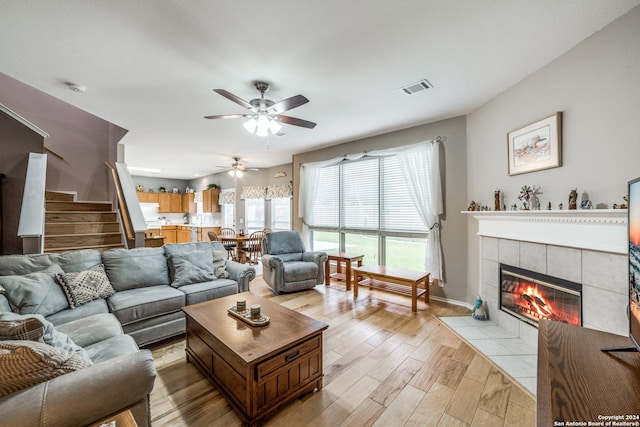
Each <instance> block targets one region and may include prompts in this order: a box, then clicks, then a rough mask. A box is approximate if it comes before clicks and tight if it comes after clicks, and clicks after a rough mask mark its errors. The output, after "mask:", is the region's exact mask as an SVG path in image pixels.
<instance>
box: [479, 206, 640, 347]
mask: <svg viewBox="0 0 640 427" xmlns="http://www.w3.org/2000/svg"><path fill="white" fill-rule="evenodd" d="M626 215H627V214H626V211H621V210H592V211H515V212H510V211H506V212H484V213H479V212H478V213H475V215H474V217H475V218H476V219H477V220H478V235H479V236H480V237H479V238H480V275H479V276H480V282H481V283H480V296H481V297H482V299H483V300H484V301H486V302H487V308H488V310H489V318H490V319H491V320H492V321H493V322H494V323H496V324H497V325H499V326H500V327H502V328H504V329H507V330H509V331H511V332H513V333H515V334H517V336H518V337H520V338H522V339H525V340H526V341H529V342H532V343H536V342H537V336H538V330H537V328H535V327H533V326H530V325H528V324H526V323H524V322H522V321H520V320H518V319H516V318H515V317H513V316H511V315H510V314H507V313H505V312H502V311H500V308H499V307H500V306H499V294H498V284H499V280H500V267H499V264H500V263H503V264H509V265H512V266H515V267H520V268H525V269H528V270H531V271H535V272H538V273H543V274H546V275H549V276H554V277H559V278H561V279H565V280H570V281H573V282H577V283H582V291H583V293H582V318H583V326H584V327H587V328H592V329H598V330H602V331H607V332H612V333H615V334H619V335H627V334H628V333H629V331H628V322H627V317H626V307H627V300H628V279H627V228H626V227H627V225H626V224H627V216H626Z"/></svg>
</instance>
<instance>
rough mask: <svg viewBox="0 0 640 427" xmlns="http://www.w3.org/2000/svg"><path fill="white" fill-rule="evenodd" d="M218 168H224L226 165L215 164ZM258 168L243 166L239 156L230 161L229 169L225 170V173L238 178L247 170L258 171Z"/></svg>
mask: <svg viewBox="0 0 640 427" xmlns="http://www.w3.org/2000/svg"><path fill="white" fill-rule="evenodd" d="M217 167H219V168H226V167H227V166H217ZM258 170H259V169H255V168H245V167H244V166H243V165H242V163H240V157H234V158H233V163H231V169H228V170H227V173H228V174H229V175H231V176H237V177H238V178H240V177H241V176H242V175H243V174H244V173H245V172H247V171H258Z"/></svg>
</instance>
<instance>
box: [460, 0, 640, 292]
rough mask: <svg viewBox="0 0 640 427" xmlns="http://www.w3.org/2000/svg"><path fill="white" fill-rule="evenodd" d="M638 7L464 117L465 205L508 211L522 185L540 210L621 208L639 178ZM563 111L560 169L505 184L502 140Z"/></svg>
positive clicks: (472, 259)
mask: <svg viewBox="0 0 640 427" xmlns="http://www.w3.org/2000/svg"><path fill="white" fill-rule="evenodd" d="M639 46H640V7H636V8H635V9H633V10H632V11H631V12H629V13H628V14H626V15H624V16H623V17H621V18H620V19H618V20H616V21H614V22H613V23H611V24H610V25H608V26H606V27H604V28H603V29H602V30H601V31H600V32H598V33H596V34H594V35H593V36H591V37H590V38H588V39H587V40H585V41H583V42H582V43H580V44H578V45H577V46H576V47H575V48H573V49H571V50H570V51H568V52H567V53H565V54H564V55H562V56H560V57H558V58H557V59H556V60H554V61H552V62H551V63H549V64H548V65H546V66H545V67H543V68H541V69H540V70H538V71H537V72H535V73H534V74H532V75H530V76H529V77H527V78H526V79H524V80H523V81H521V82H519V83H518V84H516V85H515V86H513V87H511V88H510V89H509V90H507V91H505V92H504V93H502V94H500V95H499V96H497V97H496V98H495V99H493V100H492V101H490V102H488V103H487V104H485V105H483V106H482V107H480V108H479V109H477V110H476V111H473V112H472V113H470V114H469V115H468V116H467V144H468V146H467V154H468V174H467V188H468V195H469V197H468V199H469V200H471V199H474V200H476V201H478V200H479V201H481V202H482V203H483V204H488V205H491V201H492V200H493V191H494V190H497V189H502V190H503V191H504V192H505V203H506V204H507V205H511V204H513V203H515V202H516V197H517V195H518V193H519V191H520V188H521V187H522V186H523V185H526V184H528V185H536V186H541V187H542V192H543V194H542V196H541V202H542V206H546V205H547V203H548V202H549V201H550V202H551V203H552V205H553V207H554V208H556V206H557V205H558V204H559V203H561V202H562V203H564V205H565V208H566V206H567V201H568V194H569V190H570V189H572V188H577V189H578V194H580V193H582V192H583V191H585V190H586V191H587V192H588V194H589V196H590V199H591V200H592V201H594V204H596V203H604V204H606V205H607V206H608V207H609V208H611V207H612V206H613V204H614V203H618V204H619V203H623V200H622V196H623V195H625V194H626V191H627V189H626V183H627V181H628V180H630V179H632V178H636V177H638V176H640V164H639V163H638V159H640V77H639V76H640V47H639ZM556 111H562V112H563V114H564V123H563V166H562V167H560V168H555V169H550V170H545V171H539V172H533V173H528V174H523V175H518V176H513V177H510V176H509V175H508V173H507V153H506V149H507V144H506V134H507V132H509V131H511V130H514V129H517V128H519V127H521V126H522V125H526V124H528V123H530V122H533V121H535V120H538V119H540V118H543V117H546V116H548V115H551V114H553V113H554V112H556ZM464 207H465V206H464V204H460V205H458V206H457V209H458V210H462V209H464ZM476 232H477V224H475V221H474V220H472V219H469V234H468V245H469V256H468V265H469V281H468V282H469V285H470V289H471V290H472V291H473V290H476V292H477V287H478V283H479V278H478V277H477V275H478V259H479V255H478V254H479V250H478V238H477V236H475V233H476Z"/></svg>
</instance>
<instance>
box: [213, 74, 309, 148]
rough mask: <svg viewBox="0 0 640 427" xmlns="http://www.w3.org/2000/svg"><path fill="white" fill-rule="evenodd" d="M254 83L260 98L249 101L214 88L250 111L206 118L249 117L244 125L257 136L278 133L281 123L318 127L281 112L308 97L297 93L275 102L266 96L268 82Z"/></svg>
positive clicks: (304, 101)
mask: <svg viewBox="0 0 640 427" xmlns="http://www.w3.org/2000/svg"><path fill="white" fill-rule="evenodd" d="M253 84H254V86H255V87H256V89H257V90H258V91H259V92H260V98H256V99H252V100H251V101H249V102H247V101H245V100H244V99H242V98H240V97H238V96H236V95H234V94H232V93H231V92H228V91H226V90H224V89H213V91H214V92H216V93H217V94H219V95H222V96H224V97H225V98H227V99H228V100H230V101H233V102H235V103H236V104H238V105H240V106H242V107H244V108H246V109H248V110H249V113H245V114H224V115H218V116H204V118H205V119H238V118H241V117H248V118H249V120H247V121H246V122H245V123H244V127H245V129H247V130H248V131H249V132H250V133H253V134H256V135H257V136H268V135H276V134H277V133H278V132H279V131H280V129H281V127H282V126H280V123H284V124H287V125H293V126H300V127H303V128H308V129H313V128H314V127H316V124H315V123H313V122H310V121H308V120H303V119H298V118H296V117H291V116H284V115H282V114H281V113H284V112H285V111H289V110H293V109H294V108H297V107H299V106H301V105H304V104H306V103H307V102H309V100H308V99H307V98H306V97H304V96H302V95H296V96H292V97H290V98H286V99H283V100H282V101H280V102H273V101H272V100H270V99H267V98H265V97H264V94H265V93H266V92H267V91H268V90H269V84H268V83H265V82H260V81H256V82H254V83H253Z"/></svg>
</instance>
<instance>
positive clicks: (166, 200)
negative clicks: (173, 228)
mask: <svg viewBox="0 0 640 427" xmlns="http://www.w3.org/2000/svg"><path fill="white" fill-rule="evenodd" d="M158 203H159V206H158V213H169V212H171V194H169V193H158Z"/></svg>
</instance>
